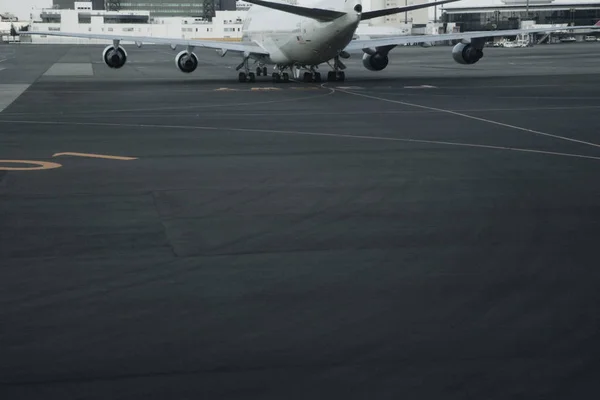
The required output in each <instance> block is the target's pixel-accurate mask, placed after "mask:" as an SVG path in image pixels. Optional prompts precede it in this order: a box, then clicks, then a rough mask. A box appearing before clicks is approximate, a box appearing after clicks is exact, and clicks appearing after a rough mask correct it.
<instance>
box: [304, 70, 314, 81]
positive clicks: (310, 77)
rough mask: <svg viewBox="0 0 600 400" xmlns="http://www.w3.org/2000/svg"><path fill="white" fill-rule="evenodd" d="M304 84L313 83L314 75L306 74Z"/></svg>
mask: <svg viewBox="0 0 600 400" xmlns="http://www.w3.org/2000/svg"><path fill="white" fill-rule="evenodd" d="M303 80H304V82H307V83H308V82H312V74H311V73H310V72H305V73H304V76H303Z"/></svg>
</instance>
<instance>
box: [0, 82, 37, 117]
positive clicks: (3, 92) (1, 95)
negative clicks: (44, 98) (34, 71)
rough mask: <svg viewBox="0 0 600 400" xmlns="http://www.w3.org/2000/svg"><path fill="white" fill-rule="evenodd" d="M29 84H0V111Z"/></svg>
mask: <svg viewBox="0 0 600 400" xmlns="http://www.w3.org/2000/svg"><path fill="white" fill-rule="evenodd" d="M29 86H30V85H19V84H9V85H0V112H2V111H3V110H4V109H5V108H7V107H8V106H10V105H11V104H12V103H13V102H14V101H15V100H16V99H18V98H19V96H20V95H22V94H23V92H25V91H26V90H27V89H28V88H29Z"/></svg>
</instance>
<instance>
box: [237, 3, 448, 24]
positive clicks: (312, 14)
mask: <svg viewBox="0 0 600 400" xmlns="http://www.w3.org/2000/svg"><path fill="white" fill-rule="evenodd" d="M451 1H458V0H451ZM246 2H247V3H251V4H256V5H257V6H262V7H267V8H272V9H274V10H279V11H283V12H286V13H289V14H296V15H300V16H302V17H307V18H312V19H316V20H317V21H333V20H334V19H337V18H339V17H343V16H344V15H346V13H345V12H343V11H335V10H325V9H323V8H308V7H301V6H295V5H292V4H287V3H275V2H272V1H263V0H246Z"/></svg>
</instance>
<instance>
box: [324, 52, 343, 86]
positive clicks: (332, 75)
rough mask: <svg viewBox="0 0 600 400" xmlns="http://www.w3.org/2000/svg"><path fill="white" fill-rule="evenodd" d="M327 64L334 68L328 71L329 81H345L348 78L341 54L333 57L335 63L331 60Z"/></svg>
mask: <svg viewBox="0 0 600 400" xmlns="http://www.w3.org/2000/svg"><path fill="white" fill-rule="evenodd" d="M327 64H329V66H330V67H331V68H332V69H333V71H329V72H328V73H327V81H328V82H344V81H345V80H346V74H345V73H344V71H342V70H344V69H346V66H345V65H344V63H343V62H342V61H341V60H340V57H339V56H336V57H335V58H334V59H333V65H331V63H330V62H327Z"/></svg>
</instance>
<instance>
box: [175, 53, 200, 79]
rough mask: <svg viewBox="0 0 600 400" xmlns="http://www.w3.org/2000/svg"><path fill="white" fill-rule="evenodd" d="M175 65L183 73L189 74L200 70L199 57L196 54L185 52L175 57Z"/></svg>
mask: <svg viewBox="0 0 600 400" xmlns="http://www.w3.org/2000/svg"><path fill="white" fill-rule="evenodd" d="M175 65H177V68H179V70H180V71H181V72H185V73H186V74H189V73H190V72H194V71H195V70H196V68H198V57H196V55H195V54H194V53H189V52H187V51H186V50H184V51H182V52H181V53H179V54H177V57H175Z"/></svg>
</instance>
